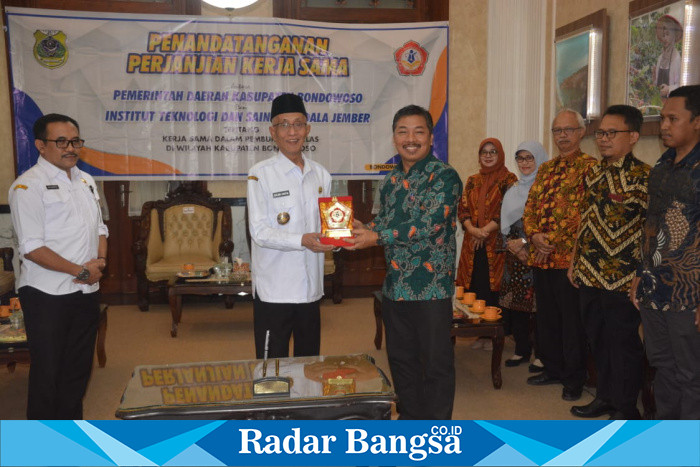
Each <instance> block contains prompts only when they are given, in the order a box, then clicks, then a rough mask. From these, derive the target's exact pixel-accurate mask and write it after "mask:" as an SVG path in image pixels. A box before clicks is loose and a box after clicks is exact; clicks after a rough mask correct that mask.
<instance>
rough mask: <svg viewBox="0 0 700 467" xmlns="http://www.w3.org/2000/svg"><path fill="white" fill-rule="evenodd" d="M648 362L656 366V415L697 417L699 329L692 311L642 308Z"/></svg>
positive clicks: (699, 412) (699, 413) (699, 409)
mask: <svg viewBox="0 0 700 467" xmlns="http://www.w3.org/2000/svg"><path fill="white" fill-rule="evenodd" d="M641 312H642V323H643V325H644V342H645V344H646V351H647V358H648V359H649V364H650V365H651V366H653V367H654V368H656V377H655V378H654V398H655V399H656V418H658V419H663V420H698V419H700V332H698V330H697V326H695V313H694V312H693V311H681V312H670V311H658V310H653V309H651V308H646V307H642V310H641Z"/></svg>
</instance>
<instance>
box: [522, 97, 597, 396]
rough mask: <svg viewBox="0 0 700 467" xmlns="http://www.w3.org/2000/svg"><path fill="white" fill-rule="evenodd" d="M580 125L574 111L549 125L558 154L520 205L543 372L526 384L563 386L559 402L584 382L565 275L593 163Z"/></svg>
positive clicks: (572, 294) (577, 323) (573, 294)
mask: <svg viewBox="0 0 700 467" xmlns="http://www.w3.org/2000/svg"><path fill="white" fill-rule="evenodd" d="M585 132H586V125H585V122H584V121H583V118H582V117H581V115H580V114H579V113H578V112H575V111H573V110H569V109H566V110H562V111H561V112H559V114H558V115H557V116H556V117H555V118H554V122H553V123H552V135H554V144H556V146H557V148H558V149H559V155H558V156H557V157H555V158H554V159H552V160H550V161H547V162H545V163H544V164H542V165H541V166H540V168H539V170H538V171H537V178H535V183H534V184H533V185H532V188H530V193H529V195H528V198H527V203H525V212H524V213H523V225H524V227H525V233H526V234H527V236H528V238H530V240H531V243H532V246H533V248H531V250H530V258H529V261H528V264H529V265H530V266H532V270H533V274H534V279H535V297H536V300H537V314H536V320H537V343H538V349H539V354H540V360H542V363H543V365H544V371H543V372H542V373H541V374H539V375H536V376H532V377H530V378H528V380H527V382H528V384H532V385H536V386H541V385H545V384H558V383H562V384H563V385H564V390H563V391H562V399H564V400H567V401H575V400H578V399H579V398H580V397H581V391H582V390H583V383H584V382H585V379H586V364H585V363H586V342H585V336H584V332H583V324H582V323H581V315H580V313H579V311H578V291H577V290H576V289H575V288H574V287H573V286H572V285H571V283H570V282H569V279H568V278H567V276H566V271H567V270H568V268H569V265H570V264H571V255H572V252H573V249H574V243H575V241H576V232H577V231H578V225H579V221H580V212H579V209H580V205H581V201H582V200H583V183H582V182H583V177H584V176H585V175H586V173H587V172H588V170H589V169H590V168H591V167H593V166H594V165H595V164H596V160H595V159H594V158H593V157H591V156H589V155H588V154H583V153H582V152H581V149H580V148H579V144H580V143H581V138H583V135H584V134H585Z"/></svg>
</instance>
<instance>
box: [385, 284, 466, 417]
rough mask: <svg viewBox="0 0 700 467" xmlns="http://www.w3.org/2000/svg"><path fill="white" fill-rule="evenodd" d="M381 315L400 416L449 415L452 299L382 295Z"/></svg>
mask: <svg viewBox="0 0 700 467" xmlns="http://www.w3.org/2000/svg"><path fill="white" fill-rule="evenodd" d="M382 319H383V320H384V327H385V330H386V351H387V354H388V356H389V368H390V369H391V377H392V379H393V381H394V387H395V389H396V395H397V396H398V397H399V404H398V405H399V412H400V418H401V419H408V420H410V419H414V420H416V419H417V420H429V419H435V420H449V419H451V418H452V406H453V404H454V397H455V365H454V349H453V347H452V341H451V340H450V328H451V326H452V300H451V299H443V300H421V301H408V300H405V301H404V300H402V301H394V300H389V299H388V298H386V297H382Z"/></svg>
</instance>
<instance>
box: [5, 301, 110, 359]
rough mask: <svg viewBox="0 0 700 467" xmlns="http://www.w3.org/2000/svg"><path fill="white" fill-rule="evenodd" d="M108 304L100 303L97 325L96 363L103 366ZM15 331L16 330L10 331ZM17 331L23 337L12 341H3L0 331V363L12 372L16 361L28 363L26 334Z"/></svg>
mask: <svg viewBox="0 0 700 467" xmlns="http://www.w3.org/2000/svg"><path fill="white" fill-rule="evenodd" d="M108 308H109V306H108V305H105V304H100V321H99V324H98V325H97V342H96V344H95V349H96V351H97V364H98V365H99V367H100V368H104V367H105V365H106V364H107V352H106V351H105V338H106V335H107V309H108ZM10 332H17V331H10ZM19 332H20V333H21V335H22V336H23V337H24V339H23V340H16V339H13V340H12V342H9V341H8V342H3V335H2V334H3V333H2V332H0V365H4V364H5V365H7V371H8V372H9V373H14V371H15V367H16V366H17V363H30V360H29V347H28V345H27V335H26V334H25V333H24V329H20V330H19Z"/></svg>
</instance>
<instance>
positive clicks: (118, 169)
mask: <svg viewBox="0 0 700 467" xmlns="http://www.w3.org/2000/svg"><path fill="white" fill-rule="evenodd" d="M80 158H81V159H82V160H83V162H85V163H86V164H90V165H91V166H93V167H95V168H96V169H101V170H104V171H105V172H109V173H112V174H115V175H140V174H144V175H146V174H147V175H154V174H157V175H164V174H180V173H182V172H180V171H179V170H177V169H176V168H175V167H173V166H171V165H168V164H165V163H163V162H159V161H154V160H153V159H149V158H147V157H141V156H126V155H123V154H111V153H108V152H103V151H98V150H95V149H90V148H88V147H85V148H83V150H82V151H81V153H80Z"/></svg>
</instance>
